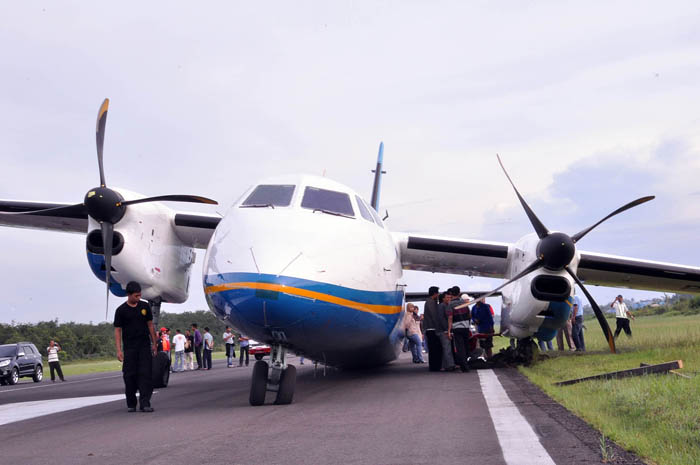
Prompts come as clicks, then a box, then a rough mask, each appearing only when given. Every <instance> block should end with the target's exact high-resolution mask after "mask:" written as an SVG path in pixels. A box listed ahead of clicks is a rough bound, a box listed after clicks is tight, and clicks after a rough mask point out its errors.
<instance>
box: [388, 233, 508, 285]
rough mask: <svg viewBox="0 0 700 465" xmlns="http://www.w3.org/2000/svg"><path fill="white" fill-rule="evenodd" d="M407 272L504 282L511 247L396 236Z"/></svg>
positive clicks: (456, 240)
mask: <svg viewBox="0 0 700 465" xmlns="http://www.w3.org/2000/svg"><path fill="white" fill-rule="evenodd" d="M394 241H395V242H396V244H397V245H398V247H399V249H400V252H401V265H402V266H403V268H404V269H405V270H419V271H430V272H433V273H449V274H464V275H468V276H486V277H489V278H504V277H505V273H506V261H507V259H508V244H506V243H502V242H487V241H476V240H464V239H453V238H444V237H436V236H423V235H418V234H407V233H395V234H394Z"/></svg>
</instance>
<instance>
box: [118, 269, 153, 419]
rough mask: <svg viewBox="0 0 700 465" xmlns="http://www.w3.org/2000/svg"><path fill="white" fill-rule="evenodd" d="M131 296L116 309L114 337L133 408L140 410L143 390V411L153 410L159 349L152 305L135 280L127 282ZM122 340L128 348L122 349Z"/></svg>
mask: <svg viewBox="0 0 700 465" xmlns="http://www.w3.org/2000/svg"><path fill="white" fill-rule="evenodd" d="M126 293H127V298H126V299H127V300H126V302H124V303H123V304H121V305H120V306H119V307H117V310H116V312H115V313H114V341H115V344H116V346H117V358H118V359H119V361H120V362H124V365H123V366H122V372H123V373H124V387H125V394H126V406H127V409H128V411H129V412H135V411H136V391H137V390H138V391H139V396H140V403H141V411H142V412H152V411H153V408H152V407H151V394H152V393H153V382H152V380H151V371H152V367H153V360H152V356H155V355H156V354H157V353H158V346H157V343H158V340H157V339H156V333H155V331H154V329H153V314H152V313H151V306H150V305H148V303H147V302H144V301H142V300H141V286H140V285H139V283H137V282H135V281H131V282H130V283H129V284H127V285H126ZM122 343H123V345H124V351H123V352H122Z"/></svg>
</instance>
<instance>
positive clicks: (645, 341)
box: [520, 316, 700, 465]
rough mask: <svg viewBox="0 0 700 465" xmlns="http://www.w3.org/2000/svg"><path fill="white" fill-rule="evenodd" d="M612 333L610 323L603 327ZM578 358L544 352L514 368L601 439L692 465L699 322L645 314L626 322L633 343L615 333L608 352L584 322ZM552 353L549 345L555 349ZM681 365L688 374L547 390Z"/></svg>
mask: <svg viewBox="0 0 700 465" xmlns="http://www.w3.org/2000/svg"><path fill="white" fill-rule="evenodd" d="M609 323H610V325H611V327H612V328H613V329H614V327H615V325H614V320H610V321H609ZM586 326H587V328H588V330H587V331H586V333H585V338H586V348H587V349H588V352H586V353H585V354H581V353H573V352H556V351H554V352H548V354H549V355H550V358H546V359H544V360H541V361H539V362H537V363H536V364H534V365H533V366H531V367H521V368H520V370H521V371H522V372H523V373H524V374H525V375H526V376H527V377H528V378H530V380H532V381H533V382H534V383H535V384H537V385H538V386H540V387H541V388H542V389H543V390H544V391H545V392H546V393H547V394H549V395H550V396H551V397H552V398H554V399H555V400H557V401H559V402H561V403H562V404H563V405H564V406H565V407H566V408H568V409H569V410H571V411H572V412H574V413H575V414H577V415H579V416H580V417H582V418H583V419H584V420H586V421H587V422H589V423H590V424H591V425H593V426H594V427H595V428H597V429H598V430H599V431H601V432H602V434H604V435H605V436H606V437H607V438H609V439H611V440H613V441H615V442H617V443H618V444H620V445H621V446H623V447H625V448H627V449H628V450H631V451H633V452H635V453H637V454H639V455H641V456H642V457H645V458H646V459H648V460H651V461H653V463H658V464H674V465H675V464H700V376H695V373H696V372H698V371H700V316H673V317H668V316H666V317H664V316H650V317H644V318H637V320H635V321H633V322H632V332H633V334H634V337H633V338H632V339H628V338H627V337H626V336H624V334H621V335H620V337H619V338H618V339H617V348H618V352H619V353H618V354H616V355H613V354H610V353H609V351H608V349H607V343H606V341H605V340H604V338H603V335H602V332H601V330H600V328H599V327H598V325H597V323H596V322H595V321H586ZM555 347H556V346H555ZM678 359H681V360H683V364H684V369H683V370H679V372H681V373H686V374H689V375H690V376H692V379H684V378H681V377H678V376H674V375H672V374H665V375H650V376H643V377H634V378H626V379H620V380H609V381H587V382H583V383H579V384H575V385H572V386H561V387H559V386H554V385H553V383H554V382H557V381H563V380H566V379H572V378H579V377H583V376H589V375H595V374H600V373H605V372H608V371H615V370H623V369H628V368H635V367H638V366H639V364H640V363H642V362H645V363H651V364H653V363H661V362H668V361H672V360H678Z"/></svg>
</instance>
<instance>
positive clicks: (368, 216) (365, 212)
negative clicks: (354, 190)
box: [355, 195, 374, 223]
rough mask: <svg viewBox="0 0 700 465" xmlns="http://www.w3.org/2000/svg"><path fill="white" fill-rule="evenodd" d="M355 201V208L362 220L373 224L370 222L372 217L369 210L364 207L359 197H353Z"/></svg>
mask: <svg viewBox="0 0 700 465" xmlns="http://www.w3.org/2000/svg"><path fill="white" fill-rule="evenodd" d="M355 200H356V201H357V208H358V209H359V210H360V215H362V218H364V219H366V220H367V221H369V222H370V223H373V222H374V221H373V220H372V215H371V214H370V212H369V209H367V207H366V206H365V203H364V202H363V201H362V199H361V198H360V196H359V195H356V196H355Z"/></svg>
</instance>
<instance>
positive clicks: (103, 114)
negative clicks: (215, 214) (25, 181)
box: [8, 99, 218, 319]
mask: <svg viewBox="0 0 700 465" xmlns="http://www.w3.org/2000/svg"><path fill="white" fill-rule="evenodd" d="M108 110H109V99H105V100H104V102H102V105H100V109H99V111H98V112H97V127H96V133H95V139H96V143H97V165H98V167H99V171H100V187H95V188H93V189H90V190H89V191H88V193H87V194H85V198H84V199H83V203H79V204H75V205H69V206H61V207H53V208H46V209H43V210H33V211H27V212H14V213H8V214H15V215H39V214H42V215H43V214H47V213H49V214H60V213H66V212H68V211H75V209H76V208H85V210H87V214H88V215H89V216H90V218H92V219H94V220H95V221H97V222H98V223H100V231H101V232H102V244H103V245H104V257H105V282H106V284H107V298H106V302H105V319H107V316H108V312H109V285H110V280H111V279H110V278H111V270H112V246H113V243H114V225H115V224H117V223H118V222H119V221H120V220H121V219H122V218H123V217H124V215H125V214H126V210H127V207H128V206H130V205H135V204H139V203H147V202H159V201H170V202H190V203H205V204H211V205H218V203H217V202H216V201H215V200H212V199H209V198H206V197H202V196H199V195H186V194H173V195H159V196H155V197H146V198H143V199H135V200H124V198H123V197H122V196H121V194H120V193H119V192H117V191H115V190H112V189H110V188H109V187H107V182H106V181H105V172H104V162H103V153H104V141H105V128H106V126H107V111H108Z"/></svg>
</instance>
